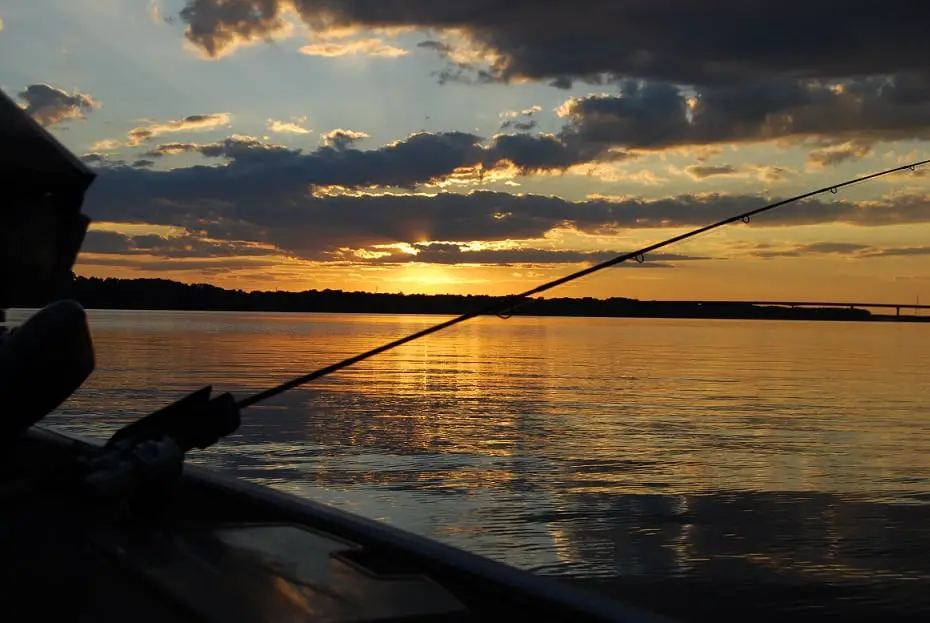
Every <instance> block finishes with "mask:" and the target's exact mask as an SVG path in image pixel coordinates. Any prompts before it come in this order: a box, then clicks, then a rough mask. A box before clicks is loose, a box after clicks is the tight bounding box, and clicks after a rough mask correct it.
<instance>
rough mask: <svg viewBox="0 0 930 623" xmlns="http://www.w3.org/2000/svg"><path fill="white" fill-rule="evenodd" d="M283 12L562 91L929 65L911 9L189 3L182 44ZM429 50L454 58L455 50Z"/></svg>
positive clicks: (624, 2) (383, 0) (783, 1)
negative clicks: (387, 31) (472, 60)
mask: <svg viewBox="0 0 930 623" xmlns="http://www.w3.org/2000/svg"><path fill="white" fill-rule="evenodd" d="M290 7H294V8H295V9H296V11H297V13H298V14H299V15H300V17H301V18H302V20H303V22H304V23H305V24H306V25H307V26H308V27H309V28H310V29H311V30H313V31H315V32H318V33H322V32H326V31H331V30H333V29H336V28H343V27H361V28H416V29H424V30H426V29H429V30H432V31H435V32H438V33H440V34H442V33H449V32H452V31H455V32H459V33H465V35H466V36H467V37H468V38H469V39H470V40H471V46H472V47H473V48H476V49H478V50H479V51H480V50H483V51H485V52H487V54H486V56H487V57H488V59H489V62H488V63H486V64H483V65H479V66H477V67H475V68H474V70H475V71H479V72H483V75H484V76H487V78H490V79H495V80H510V79H514V78H531V79H544V80H552V81H555V83H556V84H558V85H559V86H568V85H570V84H571V81H572V79H575V78H588V79H591V80H595V81H596V79H597V77H598V76H599V75H600V74H612V75H616V76H624V77H626V76H632V77H642V78H657V79H662V80H669V81H676V82H682V83H687V84H714V83H722V82H738V81H743V80H746V79H753V80H755V79H757V78H758V77H760V76H773V75H791V76H795V77H816V78H821V77H843V76H857V75H870V74H872V75H878V74H888V73H892V72H898V71H905V70H919V71H924V70H925V69H926V58H928V57H930V38H928V37H927V36H926V31H925V25H926V23H927V21H928V9H927V6H926V4H925V3H923V2H918V1H916V0H899V1H891V2H878V3H876V2H872V3H855V4H850V3H845V4H843V5H842V6H840V5H838V4H837V3H836V2H835V1H834V0H750V1H749V2H746V1H745V0H742V1H741V0H718V1H715V2H713V3H710V2H694V1H693V0H571V1H568V0H562V1H559V0H548V1H545V2H540V1H539V0H444V1H442V2H436V1H435V0H379V1H378V2H371V1H369V0H188V3H187V6H186V7H185V8H184V9H183V10H182V11H181V13H180V19H181V20H182V21H183V23H184V24H186V26H187V29H186V33H185V36H186V37H187V39H188V41H190V42H191V43H192V44H194V45H195V46H197V47H198V48H200V49H201V50H202V51H203V52H204V53H206V54H207V55H210V56H214V57H216V56H220V55H222V54H223V53H225V52H228V51H230V50H231V49H232V48H233V47H234V46H235V45H236V44H237V43H240V42H242V41H249V40H253V41H254V40H260V39H263V38H264V39H267V38H271V37H273V36H274V35H276V34H281V33H283V32H284V31H285V30H286V29H287V23H286V21H285V19H284V12H285V11H286V10H288V9H289V8H290ZM427 46H428V47H431V48H433V49H435V50H436V51H437V52H439V53H441V54H445V56H446V57H449V58H453V55H452V50H453V49H454V46H455V43H454V42H450V41H434V42H432V43H428V44H427ZM456 69H458V70H461V71H466V70H469V69H471V67H470V66H469V65H468V63H459V66H458V67H457V68H456ZM453 73H454V72H453ZM487 78H486V79H487Z"/></svg>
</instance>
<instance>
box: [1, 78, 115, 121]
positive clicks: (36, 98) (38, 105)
mask: <svg viewBox="0 0 930 623" xmlns="http://www.w3.org/2000/svg"><path fill="white" fill-rule="evenodd" d="M18 95H19V97H20V98H21V99H22V100H23V101H24V102H25V103H26V104H25V106H24V109H25V111H26V112H27V113H28V114H29V115H30V116H32V118H33V119H35V120H36V121H38V122H39V123H40V124H42V125H44V126H51V125H55V124H56V123H61V122H62V121H67V120H69V119H84V118H85V117H84V113H86V112H89V111H91V110H94V109H96V108H99V107H100V102H98V101H97V100H95V99H94V98H92V97H91V96H90V95H85V94H83V93H78V92H77V91H75V92H74V93H68V92H67V91H63V90H62V89H59V88H57V87H53V86H51V85H48V84H30V85H29V86H28V87H26V89H25V90H23V91H20V92H19V94H18Z"/></svg>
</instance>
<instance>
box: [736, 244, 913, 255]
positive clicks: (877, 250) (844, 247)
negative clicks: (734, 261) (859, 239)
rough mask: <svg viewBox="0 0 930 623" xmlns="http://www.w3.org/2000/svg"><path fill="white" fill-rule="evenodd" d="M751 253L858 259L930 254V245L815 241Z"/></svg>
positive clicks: (766, 247) (764, 247)
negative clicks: (841, 256) (882, 245)
mask: <svg viewBox="0 0 930 623" xmlns="http://www.w3.org/2000/svg"><path fill="white" fill-rule="evenodd" d="M751 255H755V256H757V257H762V258H773V257H801V256H804V255H844V256H848V257H853V258H857V259H868V258H877V257H902V256H917V255H930V247H885V248H881V247H872V246H870V245H865V244H858V243H854V242H814V243H811V244H802V245H795V246H792V247H788V248H785V249H773V248H772V245H768V244H761V245H757V246H756V248H755V249H754V250H753V251H752V253H751Z"/></svg>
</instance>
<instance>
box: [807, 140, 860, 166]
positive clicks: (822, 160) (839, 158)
mask: <svg viewBox="0 0 930 623" xmlns="http://www.w3.org/2000/svg"><path fill="white" fill-rule="evenodd" d="M871 153H872V147H871V145H869V144H868V143H861V142H859V143H857V142H848V143H842V144H840V145H829V146H827V147H821V148H820V149H815V150H813V151H811V152H810V153H809V154H808V155H807V162H808V164H811V165H814V166H818V167H829V166H833V165H837V164H841V163H843V162H846V161H848V160H858V159H860V158H865V157H866V156H868V155H869V154H871Z"/></svg>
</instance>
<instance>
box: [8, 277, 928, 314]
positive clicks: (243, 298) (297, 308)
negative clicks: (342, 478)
mask: <svg viewBox="0 0 930 623" xmlns="http://www.w3.org/2000/svg"><path fill="white" fill-rule="evenodd" d="M57 294H58V295H59V296H65V297H68V298H73V299H76V300H77V301H79V302H80V303H81V304H82V305H84V307H86V308H88V309H147V310H148V309H155V310H169V309H173V310H205V311H277V312H328V313H383V314H449V315H454V314H462V313H466V312H470V311H474V310H475V309H479V308H483V307H486V306H487V305H489V304H490V303H491V302H492V301H495V300H499V301H503V300H504V297H492V296H486V295H459V294H434V295H426V294H379V293H371V292H345V291H342V290H307V291H305V292H284V291H252V292H246V291H243V290H226V289H224V288H219V287H217V286H213V285H209V284H185V283H180V282H177V281H171V280H168V279H116V278H108V279H99V278H96V277H79V276H75V277H73V278H72V279H71V281H70V283H67V284H64V285H63V286H62V287H61V288H60V289H59V291H58V293H57ZM43 298H44V297H43ZM44 302H45V301H43V300H40V299H39V298H37V297H35V296H29V297H25V298H22V299H21V300H19V301H17V303H16V304H14V305H12V307H36V306H39V305H41V304H43V303H44ZM513 314H514V315H524V316H601V317H641V318H741V319H768V320H857V321H863V320H885V321H888V320H899V321H912V322H913V321H921V320H924V321H927V320H930V317H921V316H910V315H909V316H900V317H895V316H891V315H881V314H873V313H870V312H869V311H868V310H865V309H858V308H855V309H850V308H827V307H814V308H792V307H782V306H774V305H753V304H752V303H742V302H723V303H720V302H715V303H706V302H705V303H701V302H682V301H640V300H637V299H630V298H609V299H595V298H592V297H585V298H549V299H543V298H534V299H531V300H529V301H528V302H526V303H525V304H523V305H521V306H520V307H518V308H516V309H514V310H513Z"/></svg>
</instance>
